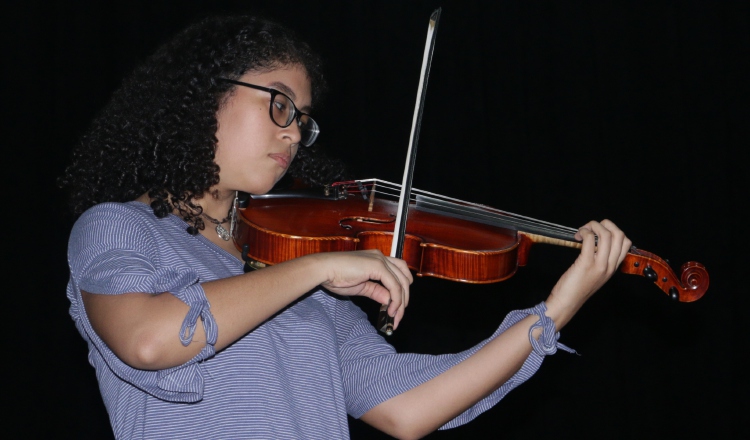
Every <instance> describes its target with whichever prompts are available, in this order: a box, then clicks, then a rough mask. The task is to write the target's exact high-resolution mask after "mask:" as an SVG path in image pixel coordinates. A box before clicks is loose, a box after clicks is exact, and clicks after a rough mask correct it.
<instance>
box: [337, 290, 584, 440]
mask: <svg viewBox="0 0 750 440" xmlns="http://www.w3.org/2000/svg"><path fill="white" fill-rule="evenodd" d="M357 310H358V309H357ZM545 311H546V307H545V305H544V303H541V304H540V305H537V306H536V307H532V308H529V309H525V310H516V311H513V312H510V313H509V314H508V315H507V316H506V317H505V319H504V320H503V322H502V324H501V325H500V327H499V328H498V329H497V330H496V331H495V333H494V334H493V335H492V336H491V337H489V338H488V339H486V340H484V341H482V342H480V343H479V344H477V345H475V346H474V347H472V348H470V349H468V350H466V351H462V352H460V353H455V354H444V355H423V354H415V353H401V354H399V353H396V351H395V349H394V348H393V347H392V346H391V345H390V344H388V343H387V342H386V341H385V340H384V339H383V337H382V336H380V335H379V334H378V333H377V332H376V331H375V329H374V328H373V327H372V325H370V324H369V323H368V322H367V320H366V316H364V313H363V312H361V311H358V312H357V311H352V312H350V313H352V320H351V321H348V320H342V322H347V323H353V324H352V325H350V326H347V327H346V329H347V333H346V336H345V337H342V343H341V344H340V347H341V365H342V377H343V380H344V388H345V390H346V393H345V395H346V399H347V411H348V412H349V414H350V415H351V416H352V417H355V418H359V417H361V416H362V415H363V414H364V413H366V412H367V411H369V410H370V409H371V408H373V407H375V406H376V405H378V404H379V403H381V402H384V401H386V400H388V399H390V398H391V397H394V396H396V395H398V394H400V393H403V392H405V391H408V390H410V389H412V388H414V387H416V386H418V385H420V384H422V383H424V382H426V381H428V380H430V379H432V378H433V377H436V376H438V375H440V374H441V373H443V372H445V371H447V370H448V369H449V368H451V367H452V366H454V365H456V364H458V363H460V362H462V361H464V360H465V359H467V358H468V357H469V356H471V355H473V354H474V353H476V352H477V351H478V350H479V349H481V348H482V347H483V346H484V345H485V344H486V343H487V342H489V341H491V340H492V339H494V338H496V337H497V336H498V335H500V334H501V333H503V332H505V331H506V330H507V329H509V328H510V327H511V326H512V325H514V324H515V323H517V322H519V321H521V320H523V319H524V318H525V317H527V316H529V315H537V316H539V317H540V318H539V321H538V322H537V324H535V326H538V327H542V334H543V335H542V337H541V338H540V339H541V342H540V341H537V340H536V339H534V338H531V340H532V344H533V343H534V342H536V344H535V345H534V349H533V350H532V352H531V354H530V355H529V357H528V358H527V359H526V360H525V361H524V363H523V365H522V366H521V368H520V369H519V370H518V371H517V372H516V373H515V374H514V375H513V376H512V377H511V378H510V379H508V381H507V382H506V383H504V384H503V385H502V386H501V387H500V388H498V389H497V390H495V391H494V392H493V393H491V394H490V395H489V396H487V397H485V398H484V399H482V400H480V401H479V402H477V403H476V404H475V405H474V406H472V407H471V408H469V409H467V410H466V411H465V412H463V413H462V414H460V415H459V416H458V417H456V418H454V419H453V420H451V421H449V422H448V423H446V424H445V425H444V426H443V427H441V428H440V429H447V428H453V427H456V426H460V425H463V424H465V423H467V422H469V421H471V420H473V419H474V418H475V417H477V416H478V415H479V414H481V413H483V412H484V411H486V410H488V409H490V408H491V407H492V406H494V405H495V404H496V403H497V402H499V401H500V400H501V399H502V398H503V397H505V396H506V395H507V394H508V393H509V392H510V391H511V390H513V389H514V388H516V387H517V386H519V385H520V384H522V383H523V382H525V381H526V380H528V379H529V378H530V377H531V376H533V375H534V373H535V372H536V371H537V370H538V369H539V367H540V366H541V364H542V360H543V359H544V356H545V355H548V354H552V353H554V351H555V350H556V349H557V348H561V349H564V350H566V351H572V350H570V349H569V348H567V347H565V346H564V345H562V344H560V343H558V342H557V339H558V338H559V333H556V332H555V327H554V322H553V321H552V320H551V319H549V318H548V317H547V316H546V315H544V312H545ZM357 313H360V314H361V315H359V316H356V315H355V314H357ZM340 325H341V323H340Z"/></svg>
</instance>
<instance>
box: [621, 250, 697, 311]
mask: <svg viewBox="0 0 750 440" xmlns="http://www.w3.org/2000/svg"><path fill="white" fill-rule="evenodd" d="M620 271H621V272H624V273H627V274H632V275H641V276H643V277H645V278H646V279H648V280H651V281H653V282H654V284H656V285H657V286H658V287H659V288H660V289H661V290H662V291H663V292H664V293H666V294H667V295H669V296H670V298H672V299H673V300H675V301H680V302H693V301H697V300H699V299H700V298H701V297H702V296H703V294H705V293H706V290H708V271H707V270H706V268H705V266H703V265H702V264H700V263H698V262H695V261H689V262H687V263H685V264H683V265H682V267H681V268H680V272H681V274H680V277H679V278H678V277H677V274H675V272H674V271H673V270H672V268H671V267H670V266H669V263H667V262H666V261H664V260H663V259H662V258H660V257H659V256H657V255H655V254H652V253H651V252H647V251H644V250H641V249H636V248H635V247H633V249H631V251H630V252H629V253H628V255H627V256H626V257H625V260H624V261H623V262H622V265H621V266H620Z"/></svg>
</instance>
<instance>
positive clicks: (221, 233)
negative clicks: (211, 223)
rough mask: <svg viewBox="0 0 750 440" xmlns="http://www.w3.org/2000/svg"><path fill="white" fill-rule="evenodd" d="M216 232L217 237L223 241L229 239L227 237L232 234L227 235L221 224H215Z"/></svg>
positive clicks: (227, 232)
mask: <svg viewBox="0 0 750 440" xmlns="http://www.w3.org/2000/svg"><path fill="white" fill-rule="evenodd" d="M216 233H217V234H219V237H221V239H222V240H224V241H229V239H230V238H232V236H231V235H229V231H227V230H226V228H225V227H224V226H221V225H216Z"/></svg>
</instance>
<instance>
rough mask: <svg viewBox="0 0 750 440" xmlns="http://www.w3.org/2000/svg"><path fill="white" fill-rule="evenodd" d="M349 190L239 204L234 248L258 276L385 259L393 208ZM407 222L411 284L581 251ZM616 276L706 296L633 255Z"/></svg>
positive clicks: (497, 230) (694, 279)
mask: <svg viewBox="0 0 750 440" xmlns="http://www.w3.org/2000/svg"><path fill="white" fill-rule="evenodd" d="M353 188H354V189H355V191H351V187H347V186H339V187H337V188H335V189H334V190H332V189H331V188H326V189H325V190H323V189H321V190H319V191H312V192H306V193H305V192H288V193H276V194H271V195H267V196H252V197H248V198H246V199H245V200H244V201H243V202H242V203H241V204H240V206H241V209H240V211H239V212H240V215H239V216H238V219H237V225H236V229H235V232H234V238H235V245H236V246H237V248H238V249H240V250H242V252H243V256H244V258H246V261H249V264H250V265H251V266H252V267H256V268H257V267H263V266H265V265H271V264H276V263H280V262H283V261H287V260H290V259H293V258H297V257H301V256H304V255H308V254H313V253H318V252H335V251H354V250H367V249H378V250H380V251H381V252H383V254H385V255H388V253H389V250H390V249H391V243H392V241H393V230H394V226H395V221H396V213H397V210H398V203H397V201H395V200H390V199H388V198H387V197H377V196H375V191H370V192H367V191H356V188H357V187H356V186H355V187H353ZM360 188H361V185H360ZM368 194H369V196H368ZM243 206H244V207H243ZM407 215H408V217H407V221H406V231H405V238H404V247H403V255H402V258H403V259H404V260H405V261H406V263H407V264H408V266H409V268H410V269H411V270H413V271H415V272H416V274H417V276H430V277H437V278H442V279H447V280H451V281H458V282H463V283H479V284H484V283H495V282H499V281H503V280H506V279H508V278H510V277H511V276H513V275H514V274H515V273H516V271H517V270H518V268H519V267H522V266H525V265H526V263H527V261H528V255H529V252H530V249H531V247H532V245H533V244H536V243H549V244H556V245H562V246H568V247H580V243H578V242H576V241H575V240H574V239H572V238H571V239H570V240H566V239H561V238H556V237H548V236H544V235H541V234H539V233H536V232H531V231H524V230H523V228H519V227H516V226H507V227H505V226H498V225H497V224H487V222H483V221H474V220H469V219H465V218H457V217H456V216H452V215H444V214H438V213H435V212H429V211H426V210H423V209H420V208H419V207H418V206H417V204H416V203H415V202H414V201H412V202H411V203H410V207H409V209H408V212H407ZM620 271H621V272H624V273H628V274H633V275H641V276H644V277H646V278H647V279H649V280H651V281H654V283H656V285H657V286H658V287H659V288H660V289H661V290H662V291H664V292H665V293H667V294H668V295H670V296H671V297H672V298H673V299H675V300H679V301H682V302H690V301H695V300H697V299H699V298H700V297H701V296H703V294H704V293H705V291H706V290H707V288H708V272H707V271H706V269H705V267H703V265H701V264H700V263H696V262H689V263H686V264H685V265H683V267H682V269H681V276H680V277H678V276H677V275H676V274H675V273H674V271H673V270H672V269H671V268H670V266H669V264H668V263H667V262H666V261H664V260H663V259H661V258H660V257H658V256H657V255H654V254H652V253H649V252H646V251H642V250H640V249H636V248H633V249H631V251H630V252H629V253H628V255H627V256H626V258H625V260H624V261H623V263H622V265H621V267H620Z"/></svg>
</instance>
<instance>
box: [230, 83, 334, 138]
mask: <svg viewBox="0 0 750 440" xmlns="http://www.w3.org/2000/svg"><path fill="white" fill-rule="evenodd" d="M218 79H219V80H220V81H224V82H228V83H230V84H234V85H237V86H243V87H249V88H251V89H256V90H262V91H264V92H268V93H270V94H271V104H270V105H269V106H268V116H270V117H271V121H273V123H274V124H276V125H277V126H279V127H281V128H286V127H289V126H290V125H292V122H293V121H294V120H295V119H296V120H297V127H301V124H302V121H301V118H302V116H307V117H308V118H309V119H310V121H312V126H313V127H314V129H315V130H314V131H312V132H313V133H314V134H313V135H312V140H311V141H309V142H302V140H300V144H302V145H304V146H306V147H309V146H310V145H312V144H314V143H315V140H316V139H318V135H319V134H320V126H319V125H318V123H317V122H316V121H315V119H313V117H312V116H310V114H309V113H305V112H303V111H302V110H300V109H298V108H297V104H295V103H294V100H292V98H290V97H289V96H287V94H286V93H284V92H281V91H279V90H276V89H272V88H270V87H263V86H257V85H255V84H250V83H246V82H242V81H237V80H235V79H229V78H218ZM276 95H282V96H284V97H285V98H286V99H288V100H289V102H291V103H292V110H293V111H294V113H293V114H292V118H291V119H290V120H289V122H288V123H287V124H286V125H281V124H279V123H278V122H276V119H274V117H273V103H274V99H275V98H276ZM300 134H302V133H300Z"/></svg>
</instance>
